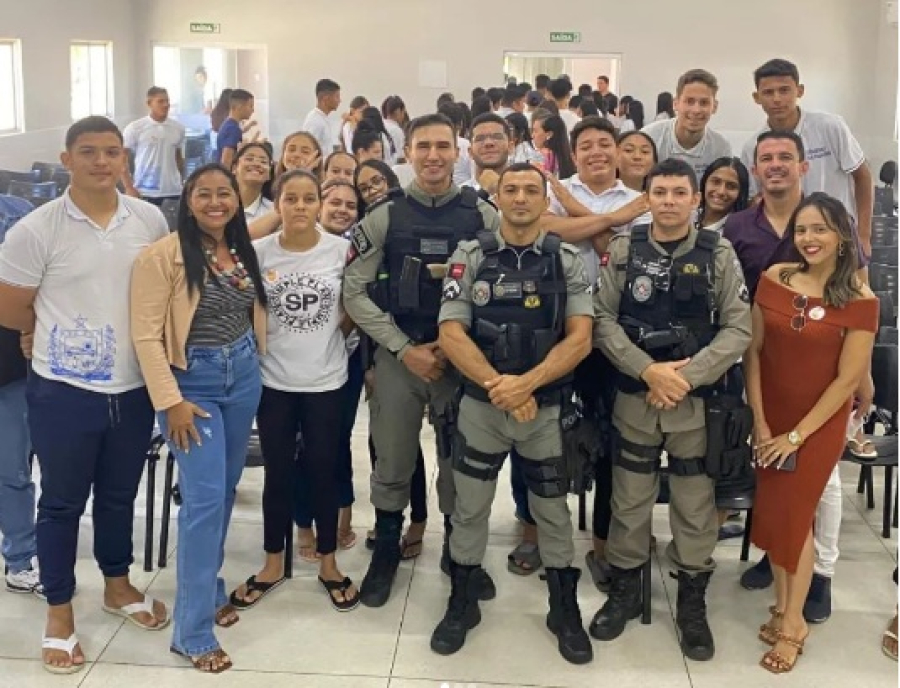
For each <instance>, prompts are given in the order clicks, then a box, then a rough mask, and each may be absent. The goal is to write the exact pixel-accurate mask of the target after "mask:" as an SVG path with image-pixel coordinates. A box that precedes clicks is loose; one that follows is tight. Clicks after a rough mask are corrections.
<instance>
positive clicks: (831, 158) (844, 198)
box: [741, 59, 875, 255]
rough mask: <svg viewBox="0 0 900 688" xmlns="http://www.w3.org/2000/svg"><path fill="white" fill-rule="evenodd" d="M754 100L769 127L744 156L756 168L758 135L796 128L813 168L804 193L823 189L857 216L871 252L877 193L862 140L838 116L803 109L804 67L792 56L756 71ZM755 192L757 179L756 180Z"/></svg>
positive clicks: (861, 237)
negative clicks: (790, 59)
mask: <svg viewBox="0 0 900 688" xmlns="http://www.w3.org/2000/svg"><path fill="white" fill-rule="evenodd" d="M753 80H754V82H755V84H756V91H754V92H753V100H755V101H756V103H757V104H758V105H759V106H760V107H762V109H763V111H764V112H765V113H766V117H767V120H766V126H765V127H763V128H762V129H760V130H759V131H758V132H756V133H755V134H754V135H753V136H751V137H750V139H749V140H748V141H747V143H746V144H745V145H744V148H743V151H742V152H741V159H742V160H743V161H744V164H745V165H746V164H748V163H749V164H750V167H748V168H747V169H748V170H749V169H752V165H753V150H754V148H755V146H756V139H757V138H758V137H759V135H760V134H762V133H763V132H765V131H769V130H772V129H778V130H784V131H793V132H794V133H796V134H797V135H799V136H800V138H801V139H802V140H803V148H804V150H805V152H806V159H807V161H808V162H809V171H808V172H807V173H806V176H805V177H804V178H803V193H805V194H808V193H812V192H813V191H824V192H825V193H827V194H828V195H829V196H834V197H835V198H837V199H838V200H839V201H841V203H843V204H844V207H845V208H846V209H847V212H848V213H850V214H851V215H852V216H853V218H854V219H855V220H856V229H857V232H858V233H859V240H860V243H861V244H862V247H863V251H865V252H866V255H870V254H871V252H872V205H873V202H874V197H875V190H874V186H873V184H874V182H873V181H872V172H871V171H870V170H869V165H868V163H866V155H865V153H863V150H862V148H861V147H860V145H859V142H858V141H857V140H856V138H855V137H854V136H853V134H852V133H851V132H850V127H848V126H847V123H846V122H845V121H844V119H843V118H842V117H840V116H838V115H832V114H829V113H827V112H816V111H813V110H801V109H800V107H799V106H798V101H799V100H800V98H802V97H803V92H804V87H803V84H801V83H800V71H799V70H798V69H797V66H796V65H795V64H793V63H791V62H788V61H787V60H782V59H774V60H769V61H768V62H766V63H765V64H764V65H763V66H761V67H760V68H759V69H757V70H756V71H755V72H753ZM751 187H752V190H753V191H754V193H755V191H756V180H755V179H751Z"/></svg>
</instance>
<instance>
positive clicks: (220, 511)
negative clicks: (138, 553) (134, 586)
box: [158, 332, 262, 657]
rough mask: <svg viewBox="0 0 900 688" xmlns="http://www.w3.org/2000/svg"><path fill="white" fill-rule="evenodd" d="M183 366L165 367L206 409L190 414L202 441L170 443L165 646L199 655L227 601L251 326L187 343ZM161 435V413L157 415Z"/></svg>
mask: <svg viewBox="0 0 900 688" xmlns="http://www.w3.org/2000/svg"><path fill="white" fill-rule="evenodd" d="M186 354H187V364H188V367H187V370H186V371H185V370H178V369H176V368H173V369H172V372H173V374H174V375H175V379H176V380H177V381H178V387H179V389H180V390H181V395H182V396H183V397H184V399H185V400H186V401H190V402H191V403H193V404H196V405H197V406H199V407H200V408H201V409H203V410H204V411H206V412H207V413H208V414H209V415H210V417H209V418H201V417H199V416H196V417H195V418H194V425H195V426H196V428H197V432H198V433H199V435H200V439H201V441H202V443H203V444H201V445H197V444H193V442H192V443H191V447H190V449H189V451H188V452H184V451H182V450H181V449H179V448H178V447H176V446H175V445H174V443H171V442H170V443H169V450H170V451H171V452H172V453H173V454H174V455H175V461H176V462H177V463H178V485H179V487H180V488H181V496H182V499H183V500H184V501H183V502H182V505H181V509H180V511H179V512H178V573H177V586H178V591H177V594H176V599H175V612H174V630H173V633H172V647H174V648H175V649H176V650H178V651H179V652H182V653H184V654H187V655H190V656H194V657H196V656H198V655H202V654H205V653H206V652H210V651H212V650H215V649H217V648H218V647H219V643H218V641H217V640H216V636H215V633H214V623H215V614H216V610H217V609H219V608H220V607H222V606H224V605H225V604H226V603H227V602H228V597H227V595H226V593H225V581H224V580H223V579H222V578H221V577H220V576H219V571H220V569H221V568H222V563H223V561H224V559H225V536H226V535H227V533H228V523H229V521H230V520H231V510H232V508H233V507H234V494H235V488H236V487H237V484H238V482H239V481H240V479H241V473H242V472H243V470H244V462H245V460H246V458H247V444H248V442H249V441H250V430H251V428H252V426H253V416H254V415H255V414H256V408H257V406H258V405H259V397H260V393H261V392H262V382H261V380H260V373H259V357H258V356H257V353H256V341H255V339H254V337H253V334H252V333H251V332H248V333H247V334H245V335H244V336H243V337H241V338H240V339H238V340H237V341H235V342H234V343H233V344H229V345H228V346H224V347H196V346H189V347H188V348H187V351H186ZM158 420H159V427H160V430H161V431H162V433H163V436H164V437H168V433H169V428H168V417H167V415H166V413H165V412H161V413H159V415H158Z"/></svg>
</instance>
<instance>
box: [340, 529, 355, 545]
mask: <svg viewBox="0 0 900 688" xmlns="http://www.w3.org/2000/svg"><path fill="white" fill-rule="evenodd" d="M337 539H338V546H339V547H340V548H341V549H353V548H354V547H355V546H356V533H355V532H354V531H353V529H350V530H346V531H344V532H343V533H341V532H338V538H337Z"/></svg>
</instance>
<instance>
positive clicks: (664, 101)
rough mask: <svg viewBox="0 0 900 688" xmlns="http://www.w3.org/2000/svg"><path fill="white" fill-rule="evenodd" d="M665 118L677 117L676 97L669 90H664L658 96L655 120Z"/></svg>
mask: <svg viewBox="0 0 900 688" xmlns="http://www.w3.org/2000/svg"><path fill="white" fill-rule="evenodd" d="M664 119H675V99H674V98H673V97H672V94H671V93H669V92H668V91H663V92H662V93H660V94H659V95H658V96H656V117H654V118H653V121H654V122H659V121H660V120H664Z"/></svg>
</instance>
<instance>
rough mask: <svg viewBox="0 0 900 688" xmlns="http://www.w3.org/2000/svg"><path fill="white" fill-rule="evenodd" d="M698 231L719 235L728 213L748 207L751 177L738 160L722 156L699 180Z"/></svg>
mask: <svg viewBox="0 0 900 688" xmlns="http://www.w3.org/2000/svg"><path fill="white" fill-rule="evenodd" d="M700 194H701V197H700V206H699V207H698V208H697V228H698V229H714V230H716V231H717V232H721V231H722V228H723V227H724V226H725V222H726V221H727V220H728V216H729V215H731V213H737V212H739V211H741V210H744V209H745V208H747V206H749V205H750V175H749V174H748V173H747V168H746V167H745V166H744V163H743V162H741V159H740V158H733V157H731V158H729V157H722V158H719V159H718V160H716V161H714V162H713V164H712V165H710V166H709V167H707V168H706V171H705V172H704V173H703V178H702V179H701V180H700Z"/></svg>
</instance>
